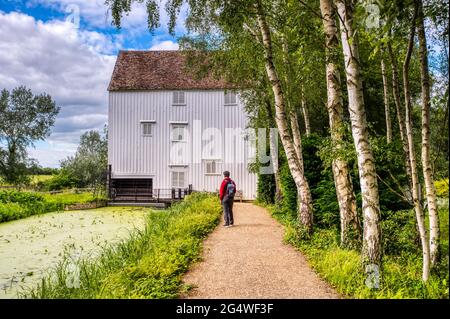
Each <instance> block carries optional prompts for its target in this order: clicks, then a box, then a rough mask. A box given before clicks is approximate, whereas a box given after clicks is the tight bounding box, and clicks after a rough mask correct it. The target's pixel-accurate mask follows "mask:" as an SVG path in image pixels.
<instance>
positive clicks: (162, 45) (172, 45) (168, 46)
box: [150, 40, 179, 51]
mask: <svg viewBox="0 0 450 319" xmlns="http://www.w3.org/2000/svg"><path fill="white" fill-rule="evenodd" d="M178 48H179V46H178V43H176V42H173V41H170V40H167V41H162V42H158V43H156V44H154V45H152V46H151V47H150V50H152V51H158V50H178Z"/></svg>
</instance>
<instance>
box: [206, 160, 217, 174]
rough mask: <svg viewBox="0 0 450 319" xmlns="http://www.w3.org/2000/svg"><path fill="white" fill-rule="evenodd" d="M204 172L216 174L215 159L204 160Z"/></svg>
mask: <svg viewBox="0 0 450 319" xmlns="http://www.w3.org/2000/svg"><path fill="white" fill-rule="evenodd" d="M206 174H217V161H207V162H206Z"/></svg>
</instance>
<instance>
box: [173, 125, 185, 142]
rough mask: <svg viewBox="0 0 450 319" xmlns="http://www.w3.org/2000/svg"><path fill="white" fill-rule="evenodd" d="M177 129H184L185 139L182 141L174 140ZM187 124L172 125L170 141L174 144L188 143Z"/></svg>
mask: <svg viewBox="0 0 450 319" xmlns="http://www.w3.org/2000/svg"><path fill="white" fill-rule="evenodd" d="M175 128H178V129H179V128H183V139H182V140H178V139H174V138H173V137H174V129H175ZM186 135H187V123H170V141H171V142H174V143H183V142H184V143H185V142H187V138H186Z"/></svg>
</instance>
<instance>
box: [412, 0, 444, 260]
mask: <svg viewBox="0 0 450 319" xmlns="http://www.w3.org/2000/svg"><path fill="white" fill-rule="evenodd" d="M416 1H417V5H418V16H417V19H418V21H417V22H418V24H417V37H418V38H419V58H420V80H421V88H422V169H423V178H424V181H425V192H426V197H427V203H428V215H429V219H430V262H431V265H433V266H434V265H436V264H437V263H438V261H439V257H440V256H439V255H440V254H439V237H440V230H439V215H438V212H437V206H436V188H435V186H434V178H433V169H432V165H431V156H430V137H431V131H430V74H429V71H428V52H427V40H426V36H425V27H424V16H423V4H422V0H416Z"/></svg>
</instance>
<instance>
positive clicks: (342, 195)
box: [320, 0, 361, 248]
mask: <svg viewBox="0 0 450 319" xmlns="http://www.w3.org/2000/svg"><path fill="white" fill-rule="evenodd" d="M320 9H321V12H322V17H323V18H322V22H323V26H324V30H325V36H326V43H325V47H326V61H327V62H326V77H327V96H328V100H327V110H328V117H329V122H330V131H331V139H332V141H333V142H334V145H335V147H336V149H337V150H339V149H341V148H342V147H343V146H342V142H343V133H342V132H343V129H344V123H343V112H344V107H343V99H342V88H341V79H340V74H339V69H338V62H337V61H336V60H337V59H336V51H337V49H338V45H339V40H338V30H337V26H336V21H335V19H336V12H335V10H334V8H333V3H332V0H320ZM332 170H333V177H334V184H335V188H336V196H337V199H338V203H339V215H340V224H341V246H342V247H349V248H350V247H354V246H356V245H357V244H358V243H359V241H360V239H361V226H360V224H359V220H358V214H357V211H356V198H355V193H354V191H353V185H352V180H351V177H350V173H349V168H348V163H347V162H346V161H345V160H343V159H340V158H336V159H334V160H333V162H332Z"/></svg>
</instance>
